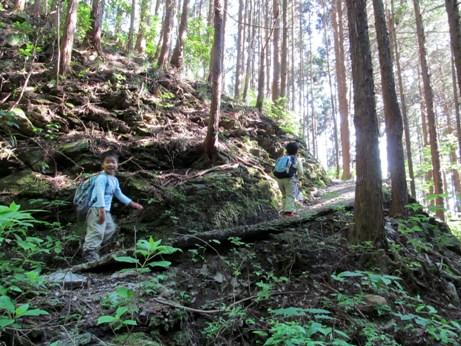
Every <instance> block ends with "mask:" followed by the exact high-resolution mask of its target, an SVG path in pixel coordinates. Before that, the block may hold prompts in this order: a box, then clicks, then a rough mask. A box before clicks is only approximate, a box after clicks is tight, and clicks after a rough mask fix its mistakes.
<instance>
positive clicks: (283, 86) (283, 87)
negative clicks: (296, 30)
mask: <svg viewBox="0 0 461 346" xmlns="http://www.w3.org/2000/svg"><path fill="white" fill-rule="evenodd" d="M287 18H288V1H287V0H282V24H283V27H282V51H281V55H282V57H281V58H282V61H281V66H280V97H282V98H283V97H286V96H287V73H288V72H287V71H288V20H287Z"/></svg>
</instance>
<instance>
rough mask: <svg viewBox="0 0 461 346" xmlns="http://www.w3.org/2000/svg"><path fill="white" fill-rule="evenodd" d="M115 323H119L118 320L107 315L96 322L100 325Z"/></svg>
mask: <svg viewBox="0 0 461 346" xmlns="http://www.w3.org/2000/svg"><path fill="white" fill-rule="evenodd" d="M114 321H117V319H116V318H115V317H114V316H109V315H105V316H101V317H99V318H98V320H97V321H96V324H98V325H99V324H103V323H112V322H114Z"/></svg>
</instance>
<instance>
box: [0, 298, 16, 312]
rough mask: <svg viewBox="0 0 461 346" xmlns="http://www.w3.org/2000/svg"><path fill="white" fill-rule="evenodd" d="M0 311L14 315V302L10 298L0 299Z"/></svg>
mask: <svg viewBox="0 0 461 346" xmlns="http://www.w3.org/2000/svg"><path fill="white" fill-rule="evenodd" d="M0 309H2V310H6V311H8V312H11V313H14V312H15V311H16V308H15V307H14V304H13V301H12V300H11V298H10V297H8V296H1V297H0Z"/></svg>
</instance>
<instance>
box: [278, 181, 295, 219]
mask: <svg viewBox="0 0 461 346" xmlns="http://www.w3.org/2000/svg"><path fill="white" fill-rule="evenodd" d="M277 182H278V183H279V188H280V191H281V192H282V197H283V207H282V211H283V212H291V211H295V210H296V205H295V199H296V191H297V185H296V184H297V181H296V180H295V179H293V178H285V179H277Z"/></svg>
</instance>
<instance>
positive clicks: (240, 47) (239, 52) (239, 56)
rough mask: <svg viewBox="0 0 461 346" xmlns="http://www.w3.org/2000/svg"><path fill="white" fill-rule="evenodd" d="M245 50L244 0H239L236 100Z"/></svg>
mask: <svg viewBox="0 0 461 346" xmlns="http://www.w3.org/2000/svg"><path fill="white" fill-rule="evenodd" d="M242 50H243V0H239V14H238V32H237V63H236V64H235V84H234V98H235V99H237V100H238V99H239V98H240V78H241V74H242Z"/></svg>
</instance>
